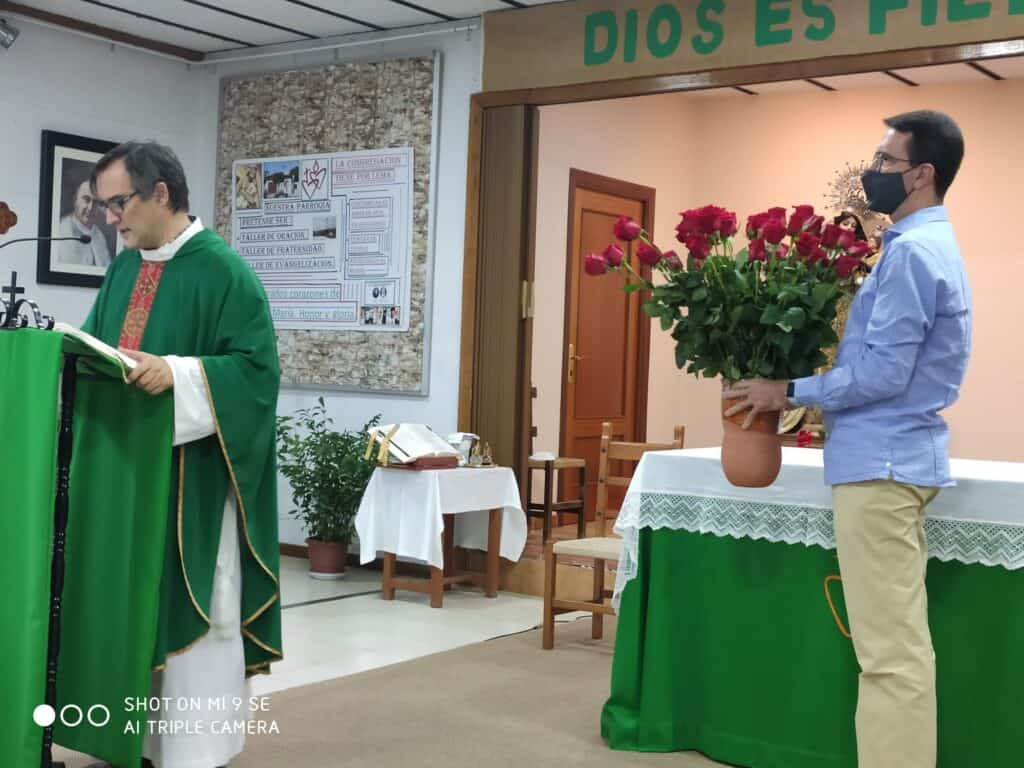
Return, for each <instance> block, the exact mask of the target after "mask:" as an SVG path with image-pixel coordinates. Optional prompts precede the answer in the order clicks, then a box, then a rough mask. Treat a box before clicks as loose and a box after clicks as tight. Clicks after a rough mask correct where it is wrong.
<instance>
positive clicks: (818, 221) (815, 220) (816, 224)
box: [804, 216, 825, 235]
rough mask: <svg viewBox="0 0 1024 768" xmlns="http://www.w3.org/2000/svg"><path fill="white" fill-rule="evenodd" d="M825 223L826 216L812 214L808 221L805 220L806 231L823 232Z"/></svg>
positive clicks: (817, 233) (818, 233)
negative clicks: (822, 228) (822, 226)
mask: <svg viewBox="0 0 1024 768" xmlns="http://www.w3.org/2000/svg"><path fill="white" fill-rule="evenodd" d="M824 223H825V217H824V216H811V217H810V218H809V219H808V220H807V221H805V222H804V231H805V232H813V233H814V234H816V235H820V234H821V225H822V224H824Z"/></svg>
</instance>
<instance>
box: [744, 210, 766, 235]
mask: <svg viewBox="0 0 1024 768" xmlns="http://www.w3.org/2000/svg"><path fill="white" fill-rule="evenodd" d="M769 218H770V217H769V216H768V214H767V213H755V214H754V215H752V216H749V217H748V218H747V239H748V240H753V239H754V238H755V237H757V236H758V235H760V234H761V229H762V228H763V227H764V225H765V224H767V223H768V220H769Z"/></svg>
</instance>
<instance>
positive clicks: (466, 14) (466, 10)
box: [416, 0, 515, 19]
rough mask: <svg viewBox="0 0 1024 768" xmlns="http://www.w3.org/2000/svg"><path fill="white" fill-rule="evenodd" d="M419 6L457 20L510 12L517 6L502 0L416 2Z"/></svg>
mask: <svg viewBox="0 0 1024 768" xmlns="http://www.w3.org/2000/svg"><path fill="white" fill-rule="evenodd" d="M416 2H417V5H422V6H425V7H428V8H432V9H433V10H435V11H440V12H441V13H444V14H446V15H448V16H453V17H454V18H456V19H468V18H470V17H472V16H479V15H481V14H483V13H487V12H488V11H510V10H513V9H514V8H515V6H512V5H509V4H508V3H504V2H502V0H423V1H422V2H420V0H416Z"/></svg>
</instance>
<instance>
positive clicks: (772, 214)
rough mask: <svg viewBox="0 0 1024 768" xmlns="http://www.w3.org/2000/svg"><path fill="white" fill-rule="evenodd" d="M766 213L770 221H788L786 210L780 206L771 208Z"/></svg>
mask: <svg viewBox="0 0 1024 768" xmlns="http://www.w3.org/2000/svg"><path fill="white" fill-rule="evenodd" d="M766 213H767V214H768V218H769V219H775V220H777V221H783V222H784V221H785V220H786V209H785V208H782V207H780V206H776V207H775V208H769V209H768V210H767V212H766Z"/></svg>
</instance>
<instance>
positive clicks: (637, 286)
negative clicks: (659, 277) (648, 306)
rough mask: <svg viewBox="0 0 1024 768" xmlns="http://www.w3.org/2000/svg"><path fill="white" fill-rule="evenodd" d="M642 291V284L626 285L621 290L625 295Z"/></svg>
mask: <svg viewBox="0 0 1024 768" xmlns="http://www.w3.org/2000/svg"><path fill="white" fill-rule="evenodd" d="M643 289H644V284H643V283H626V284H625V285H624V286H622V290H623V291H625V292H626V293H636V292H637V291H642V290H643Z"/></svg>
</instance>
